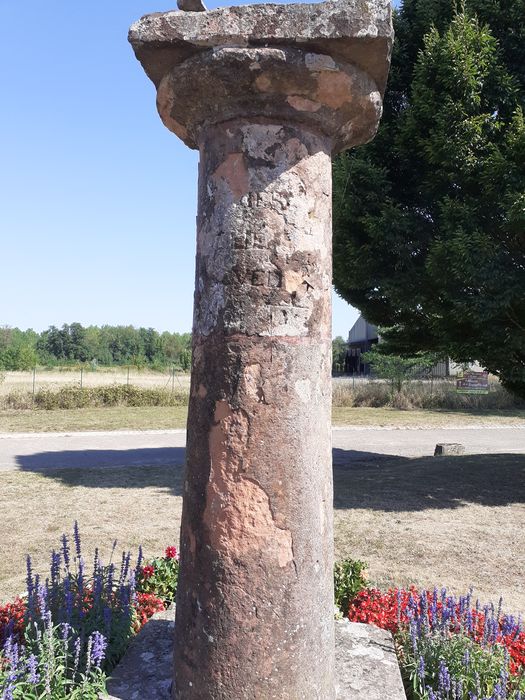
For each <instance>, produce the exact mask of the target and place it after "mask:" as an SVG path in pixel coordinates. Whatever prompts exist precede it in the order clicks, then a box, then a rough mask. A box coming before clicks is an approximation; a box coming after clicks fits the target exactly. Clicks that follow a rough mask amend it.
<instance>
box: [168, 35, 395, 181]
mask: <svg viewBox="0 0 525 700" xmlns="http://www.w3.org/2000/svg"><path fill="white" fill-rule="evenodd" d="M157 107H158V110H159V114H160V116H161V118H162V120H163V122H164V124H165V125H166V126H167V127H168V129H170V130H171V131H173V132H174V133H175V134H177V136H179V137H180V138H181V139H182V140H183V141H184V142H185V143H186V144H187V145H188V146H190V147H191V148H196V147H197V144H198V143H200V142H201V141H202V140H203V139H202V138H201V132H203V131H204V132H206V130H207V129H208V127H209V126H210V125H213V124H216V123H218V122H222V121H227V120H233V119H236V118H239V117H242V118H243V119H246V120H248V119H250V118H251V119H258V120H261V119H263V120H266V121H269V122H272V121H277V123H283V122H285V123H286V122H292V123H293V122H296V123H300V124H301V125H303V126H310V127H311V128H314V129H315V130H317V131H320V132H322V133H323V134H325V135H326V136H328V137H329V138H330V139H331V140H332V142H333V143H332V146H331V150H332V151H339V150H342V149H344V148H349V147H350V146H354V145H356V144H360V143H364V142H366V141H369V140H370V139H371V138H372V137H373V136H374V134H375V131H376V129H377V125H378V123H379V118H380V116H381V92H380V90H379V88H378V86H377V84H376V82H375V81H374V80H373V79H372V78H371V77H370V75H369V74H368V73H367V72H365V71H363V70H362V69H361V68H359V67H357V66H356V65H354V64H351V63H345V62H343V61H341V60H338V61H337V62H336V61H335V60H334V59H333V58H331V57H330V56H328V55H325V54H317V53H311V52H305V51H302V50H300V49H295V48H294V49H292V48H284V47H283V48H268V47H265V48H238V47H220V48H217V49H215V50H213V51H207V52H204V53H199V54H197V55H195V56H193V57H191V58H188V59H187V60H186V61H184V62H183V63H182V64H180V65H178V66H175V67H174V68H172V69H171V70H170V71H168V72H167V73H166V74H165V75H164V77H163V78H162V80H161V81H160V84H159V86H158V92H157ZM203 138H205V137H203ZM264 158H265V159H266V161H267V162H270V161H271V160H272V159H271V158H269V157H268V155H266V156H265V157H263V160H264ZM225 167H229V168H230V170H232V169H233V170H234V171H236V170H239V171H240V172H239V177H242V164H241V163H237V162H235V161H234V160H232V161H231V162H230V163H228V164H225Z"/></svg>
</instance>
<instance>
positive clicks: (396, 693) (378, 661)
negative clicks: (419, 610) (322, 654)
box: [335, 620, 406, 700]
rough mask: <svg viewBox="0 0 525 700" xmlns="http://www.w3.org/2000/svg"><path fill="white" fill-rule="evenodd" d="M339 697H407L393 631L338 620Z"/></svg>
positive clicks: (350, 699) (392, 699)
mask: <svg viewBox="0 0 525 700" xmlns="http://www.w3.org/2000/svg"><path fill="white" fill-rule="evenodd" d="M335 668H336V679H337V680H336V683H337V686H336V691H337V692H336V698H337V700H406V695H405V689H404V687H403V681H402V680H401V673H400V671H399V664H398V662H397V656H396V652H395V649H394V640H393V639H392V635H391V634H390V632H387V631H386V630H382V629H379V627H374V625H364V624H362V623H360V622H349V621H348V620H337V621H336V623H335Z"/></svg>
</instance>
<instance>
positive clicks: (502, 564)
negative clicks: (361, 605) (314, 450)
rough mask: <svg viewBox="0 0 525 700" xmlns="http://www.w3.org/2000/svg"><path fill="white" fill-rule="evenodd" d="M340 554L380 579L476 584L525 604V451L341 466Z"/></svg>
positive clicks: (461, 587)
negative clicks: (359, 561) (361, 563)
mask: <svg viewBox="0 0 525 700" xmlns="http://www.w3.org/2000/svg"><path fill="white" fill-rule="evenodd" d="M334 476H335V485H334V488H335V533H336V551H337V554H338V556H345V557H347V556H348V557H353V558H356V559H364V560H365V561H367V562H368V563H369V565H370V577H371V580H372V582H373V583H375V584H377V585H379V586H380V587H388V586H391V585H405V586H406V585H409V584H411V583H414V584H416V585H417V586H418V587H433V586H434V585H437V586H447V587H448V588H450V589H451V590H452V591H454V592H456V593H464V592H466V591H467V590H468V589H469V587H470V586H473V587H474V590H475V594H476V595H477V596H479V597H480V599H483V600H485V601H486V600H494V599H495V602H497V599H498V598H499V596H500V595H502V596H503V599H504V602H505V609H506V610H507V611H509V612H521V613H524V612H525V580H524V577H525V528H524V527H523V522H524V519H525V479H524V477H525V456H524V455H502V454H500V455H469V456H464V457H463V456H462V457H453V458H446V457H437V458H435V457H430V458H428V457H427V458H422V459H402V458H399V459H395V460H391V459H389V460H378V461H375V462H370V463H369V464H366V465H364V464H359V465H355V466H354V465H351V466H350V465H349V466H348V467H347V468H344V467H337V468H336V469H335V472H334Z"/></svg>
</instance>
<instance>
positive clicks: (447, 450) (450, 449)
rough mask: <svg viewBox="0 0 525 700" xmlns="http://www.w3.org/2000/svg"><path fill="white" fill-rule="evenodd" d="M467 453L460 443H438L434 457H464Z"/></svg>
mask: <svg viewBox="0 0 525 700" xmlns="http://www.w3.org/2000/svg"><path fill="white" fill-rule="evenodd" d="M464 453H465V447H464V445H461V444H460V443H459V442H438V444H437V445H436V449H435V450H434V457H439V456H442V455H443V456H446V455H462V454H464Z"/></svg>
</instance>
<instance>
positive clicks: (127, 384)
mask: <svg viewBox="0 0 525 700" xmlns="http://www.w3.org/2000/svg"><path fill="white" fill-rule="evenodd" d="M126 386H129V365H128V376H127V379H126Z"/></svg>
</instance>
